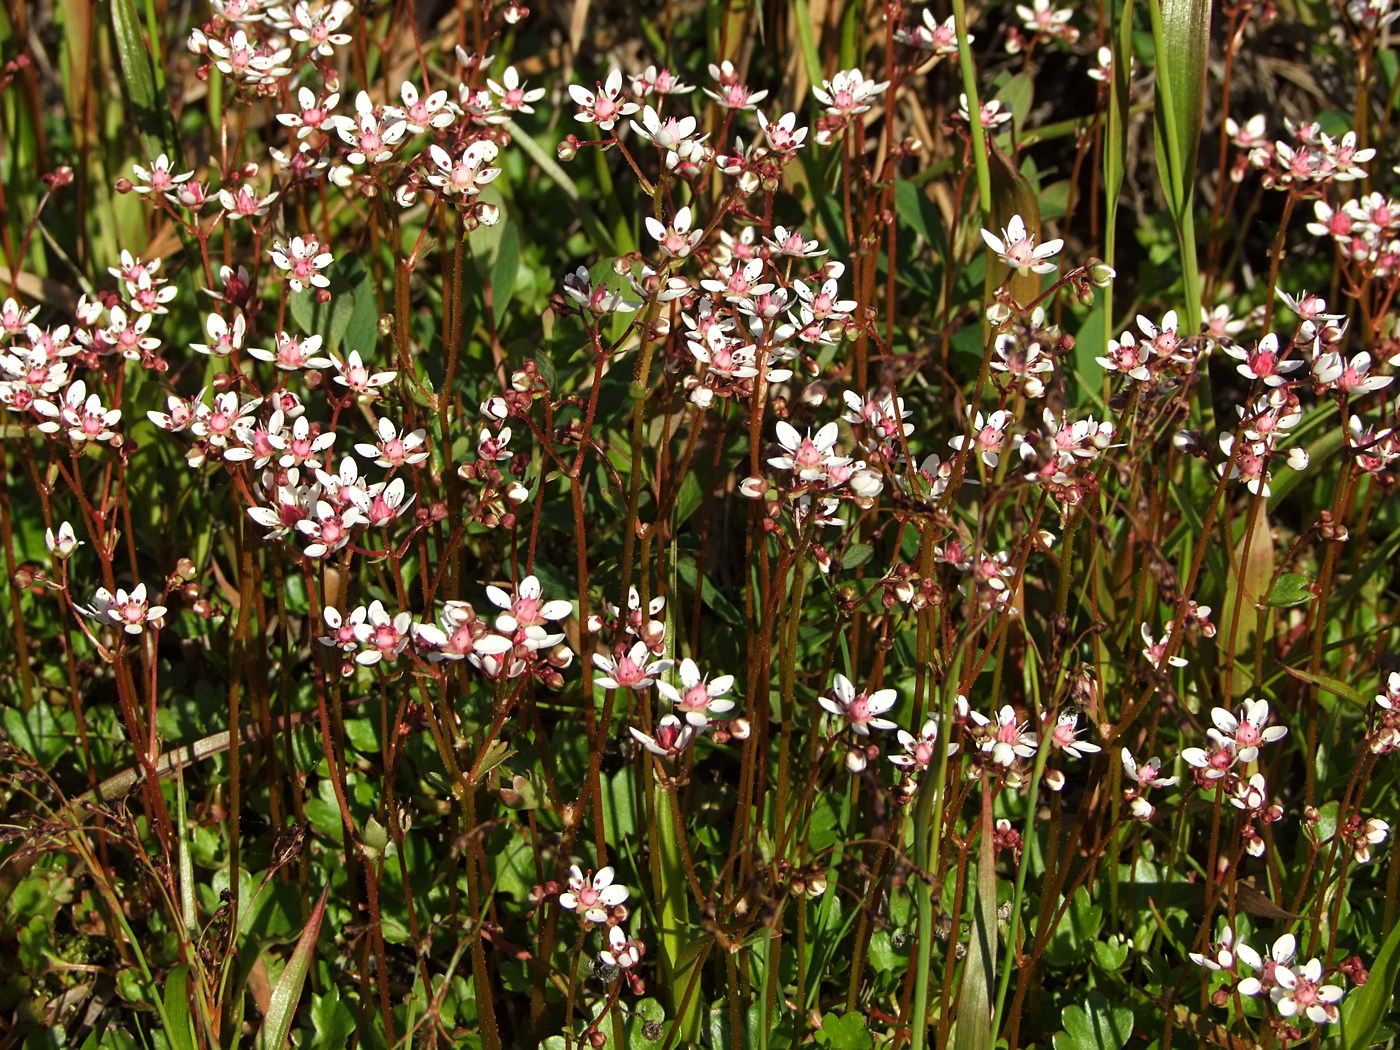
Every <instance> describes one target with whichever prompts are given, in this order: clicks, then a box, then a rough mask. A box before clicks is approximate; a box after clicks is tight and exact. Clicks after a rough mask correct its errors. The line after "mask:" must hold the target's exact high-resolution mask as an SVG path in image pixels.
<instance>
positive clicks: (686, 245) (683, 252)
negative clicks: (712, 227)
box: [646, 207, 705, 259]
mask: <svg viewBox="0 0 1400 1050" xmlns="http://www.w3.org/2000/svg"><path fill="white" fill-rule="evenodd" d="M690 222H691V215H690V208H689V207H685V208H681V209H680V210H679V211H678V212H676V214H675V217H674V218H672V219H671V223H670V225H669V226H664V225H662V224H661V222H660V221H659V220H658V219H656V218H654V217H652V216H650V215H648V216H647V217H646V228H647V232H648V233H649V234H651V235H652V237H654V238H655V239H656V242H657V244H658V245H659V246H660V248H661V251H662V252H663V253H664V254H666V255H668V256H670V257H671V258H673V259H683V258H685V257H686V256H687V255H689V254H690V252H691V249H693V248H694V247H695V246H696V245H697V244H699V243H700V238H701V237H703V236H705V231H704V230H703V229H701V230H692V229H691V228H690Z"/></svg>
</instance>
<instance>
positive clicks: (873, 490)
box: [851, 467, 885, 499]
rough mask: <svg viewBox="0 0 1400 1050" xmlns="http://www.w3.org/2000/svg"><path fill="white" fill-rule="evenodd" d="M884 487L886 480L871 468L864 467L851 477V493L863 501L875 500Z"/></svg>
mask: <svg viewBox="0 0 1400 1050" xmlns="http://www.w3.org/2000/svg"><path fill="white" fill-rule="evenodd" d="M884 487H885V481H884V479H883V478H882V477H880V475H879V474H877V473H875V471H873V470H871V469H870V468H869V467H862V468H861V469H860V470H857V471H856V472H855V473H854V474H852V475H851V491H852V492H854V493H855V494H856V495H857V496H859V497H860V498H861V499H874V498H875V497H876V496H878V495H879V494H880V493H881V492H882V491H883V490H884Z"/></svg>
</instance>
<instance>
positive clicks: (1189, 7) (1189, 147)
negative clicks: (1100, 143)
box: [1148, 0, 1210, 325]
mask: <svg viewBox="0 0 1400 1050" xmlns="http://www.w3.org/2000/svg"><path fill="white" fill-rule="evenodd" d="M1148 10H1149V11H1150V12H1151V14H1152V39H1153V43H1154V45H1155V47H1156V53H1157V54H1156V61H1157V106H1156V120H1155V122H1154V126H1153V131H1154V137H1155V140H1156V146H1157V172H1158V176H1159V178H1160V179H1161V183H1162V189H1163V191H1164V192H1165V194H1166V197H1167V206H1168V208H1169V209H1170V210H1171V213H1172V219H1173V221H1174V222H1175V223H1176V230H1177V238H1178V240H1179V242H1180V245H1181V271H1182V280H1183V282H1184V284H1185V293H1186V309H1187V314H1186V316H1187V320H1188V322H1189V324H1191V325H1194V324H1195V323H1196V322H1197V321H1198V320H1199V319H1200V316H1201V292H1200V277H1199V274H1198V272H1197V266H1196V228H1195V221H1194V216H1193V214H1192V210H1191V209H1192V200H1193V190H1194V185H1195V174H1196V153H1197V150H1198V148H1199V145H1200V141H1201V122H1202V120H1203V118H1204V115H1205V86H1206V58H1207V52H1208V49H1209V44H1210V4H1209V2H1207V0H1150V2H1149V4H1148Z"/></svg>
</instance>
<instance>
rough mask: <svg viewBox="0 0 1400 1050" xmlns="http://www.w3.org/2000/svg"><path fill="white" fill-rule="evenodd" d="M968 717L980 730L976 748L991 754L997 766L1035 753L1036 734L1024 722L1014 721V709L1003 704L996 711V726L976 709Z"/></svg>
mask: <svg viewBox="0 0 1400 1050" xmlns="http://www.w3.org/2000/svg"><path fill="white" fill-rule="evenodd" d="M968 717H969V718H970V719H971V720H972V722H973V723H974V724H975V725H976V726H977V727H978V728H979V729H981V730H982V732H981V733H980V739H979V740H978V744H977V746H978V748H979V749H980V750H982V751H983V752H986V753H988V754H990V755H991V758H992V761H993V762H994V763H996V764H997V765H999V766H1010V765H1011V764H1012V763H1014V762H1015V761H1016V759H1017V758H1018V757H1019V758H1031V757H1033V756H1034V755H1035V749H1036V735H1035V734H1034V733H1032V732H1030V730H1028V729H1027V728H1026V724H1025V723H1024V722H1017V721H1016V709H1015V708H1013V707H1012V706H1011V705H1010V704H1004V705H1003V706H1002V708H1001V710H999V711H998V712H997V720H996V728H995V729H992V728H991V725H992V720H991V719H990V718H988V717H987V716H986V715H984V714H982V713H981V712H978V711H971V712H969V714H968Z"/></svg>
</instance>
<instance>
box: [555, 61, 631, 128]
mask: <svg viewBox="0 0 1400 1050" xmlns="http://www.w3.org/2000/svg"><path fill="white" fill-rule="evenodd" d="M595 86H596V87H597V89H598V90H597V91H596V92H594V91H589V90H588V89H587V88H585V87H582V86H580V85H578V84H570V85H569V97H570V98H572V99H573V100H574V102H576V103H577V104H578V106H579V107H580V109H579V112H577V113H575V114H574V119H575V120H578V121H581V122H583V123H584V124H597V125H598V128H599V129H600V130H602V131H611V130H612V129H613V125H614V124H616V123H617V122H618V121H619V120H621V119H622V118H623V117H626V116H630V115H631V114H633V113H635V112H637V110H638V109H640V108H641V107H639V106H638V105H637V103H635V102H626V101H622V71H621V70H619V69H614V70H613V71H612V72H610V73H609V74H608V78H607V80H605V81H604V82H603V83H601V84H597V85H595Z"/></svg>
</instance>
